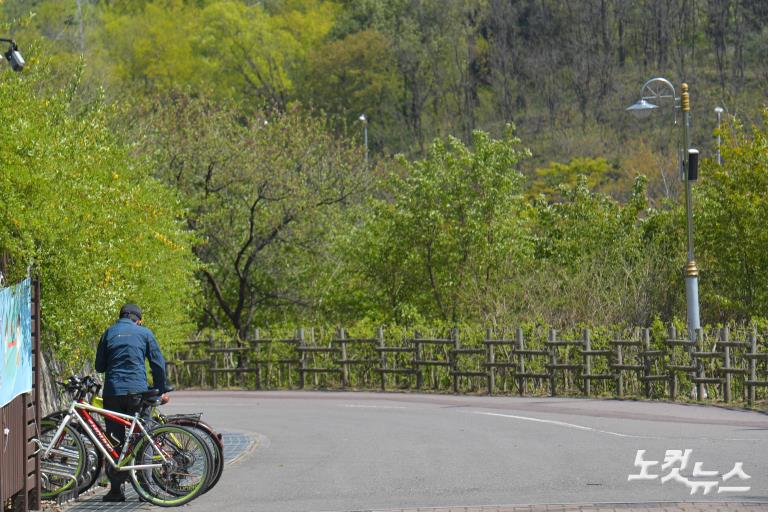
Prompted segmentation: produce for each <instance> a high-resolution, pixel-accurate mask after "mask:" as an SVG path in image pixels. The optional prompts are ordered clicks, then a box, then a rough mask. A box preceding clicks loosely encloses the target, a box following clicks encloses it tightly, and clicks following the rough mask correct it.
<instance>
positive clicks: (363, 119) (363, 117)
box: [357, 114, 368, 123]
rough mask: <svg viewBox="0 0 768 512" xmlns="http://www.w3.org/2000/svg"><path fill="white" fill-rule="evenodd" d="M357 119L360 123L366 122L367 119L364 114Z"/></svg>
mask: <svg viewBox="0 0 768 512" xmlns="http://www.w3.org/2000/svg"><path fill="white" fill-rule="evenodd" d="M357 119H359V120H360V121H362V122H364V123H365V122H367V121H368V118H366V117H365V114H360V117H358V118H357Z"/></svg>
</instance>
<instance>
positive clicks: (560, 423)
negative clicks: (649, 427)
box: [472, 411, 653, 439]
mask: <svg viewBox="0 0 768 512" xmlns="http://www.w3.org/2000/svg"><path fill="white" fill-rule="evenodd" d="M472 414H482V415H485V416H499V417H501V418H512V419H514V420H523V421H534V422H536V423H548V424H550V425H557V426H558V427H566V428H575V429H577V430H586V431H589V432H597V433H599V434H608V435H611V436H617V437H631V438H634V439H653V438H652V437H650V436H635V435H632V434H621V433H619V432H611V431H609V430H598V429H596V428H592V427H586V426H584V425H576V424H575V423H566V422H564V421H556V420H544V419H541V418H532V417H530V416H516V415H514V414H501V413H498V412H483V411H472Z"/></svg>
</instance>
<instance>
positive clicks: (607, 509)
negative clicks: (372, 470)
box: [357, 501, 768, 512]
mask: <svg viewBox="0 0 768 512" xmlns="http://www.w3.org/2000/svg"><path fill="white" fill-rule="evenodd" d="M550 510H556V511H560V512H566V511H567V512H614V511H617V512H717V511H721V510H722V511H727V512H736V511H739V510H745V511H747V512H768V503H749V502H747V503H738V502H724V501H718V502H703V503H670V502H655V503H591V504H590V503H585V504H572V505H568V504H561V505H509V506H491V507H488V506H483V507H448V508H445V507H442V508H406V509H389V510H373V511H357V512H543V511H550Z"/></svg>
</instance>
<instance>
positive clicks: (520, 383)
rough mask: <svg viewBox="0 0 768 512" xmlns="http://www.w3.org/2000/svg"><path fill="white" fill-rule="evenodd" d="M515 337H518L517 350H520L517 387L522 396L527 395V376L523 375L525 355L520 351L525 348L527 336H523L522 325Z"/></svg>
mask: <svg viewBox="0 0 768 512" xmlns="http://www.w3.org/2000/svg"><path fill="white" fill-rule="evenodd" d="M515 337H516V339H517V350H518V351H519V352H518V354H517V372H518V376H517V388H518V391H519V392H520V396H523V395H525V377H524V376H523V374H524V373H525V355H523V354H522V353H520V352H521V351H523V350H525V338H524V337H523V328H522V327H518V328H517V332H516V333H515Z"/></svg>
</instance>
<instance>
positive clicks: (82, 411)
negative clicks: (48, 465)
mask: <svg viewBox="0 0 768 512" xmlns="http://www.w3.org/2000/svg"><path fill="white" fill-rule="evenodd" d="M92 412H93V413H96V414H100V415H102V416H104V417H105V418H106V419H108V420H111V421H116V422H118V423H120V424H122V425H124V426H126V427H130V431H129V432H130V434H129V437H130V435H132V434H134V433H136V431H137V427H138V430H140V431H141V435H142V436H143V437H145V438H146V439H147V441H148V442H149V443H150V444H151V445H152V448H153V450H154V451H155V453H158V454H159V455H160V457H161V458H162V460H163V463H167V462H168V457H166V455H165V454H164V453H163V451H162V450H161V449H160V448H159V447H158V446H157V444H155V440H154V439H152V436H150V435H149V433H148V432H147V429H146V428H144V424H143V423H142V421H141V420H140V419H139V416H138V415H136V416H131V415H128V414H122V413H118V412H114V411H110V410H108V409H102V408H100V407H95V406H93V405H91V404H88V403H86V402H83V401H74V402H72V405H71V406H70V407H69V410H68V411H67V414H66V415H65V416H64V418H63V419H62V420H61V423H59V427H58V428H57V429H56V433H55V434H54V435H53V438H52V439H51V443H50V444H49V445H48V446H47V447H46V448H45V449H44V450H43V457H48V454H49V453H51V451H52V450H54V448H53V446H54V445H55V444H56V443H57V442H58V440H59V437H61V435H62V434H63V433H64V429H65V428H66V426H67V425H68V424H69V423H70V421H75V422H77V423H78V424H79V425H80V426H81V427H82V429H83V430H84V431H85V432H86V433H87V434H88V437H90V438H91V440H92V441H93V443H94V444H95V445H96V446H97V447H98V448H99V451H101V453H102V454H103V455H104V458H105V459H106V460H108V461H109V463H110V464H111V465H112V467H113V468H114V469H116V470H118V471H130V470H133V469H150V468H159V467H162V465H163V464H162V463H158V464H134V465H123V463H124V462H125V460H127V455H129V454H130V452H129V451H128V448H129V445H132V444H134V443H130V442H128V439H126V442H125V443H123V449H122V451H121V452H120V453H119V454H118V453H117V451H116V450H115V449H114V447H113V446H112V443H110V442H109V440H107V436H106V434H105V433H104V431H103V430H102V429H101V428H100V427H99V426H98V425H97V424H96V422H95V421H94V420H93V418H92V417H91V414H90V413H92Z"/></svg>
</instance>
